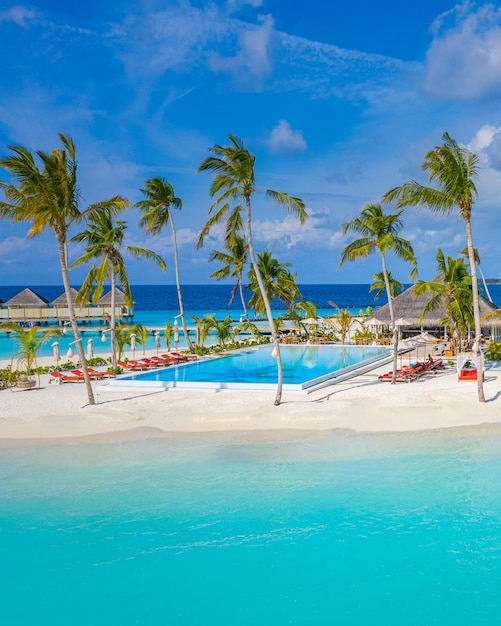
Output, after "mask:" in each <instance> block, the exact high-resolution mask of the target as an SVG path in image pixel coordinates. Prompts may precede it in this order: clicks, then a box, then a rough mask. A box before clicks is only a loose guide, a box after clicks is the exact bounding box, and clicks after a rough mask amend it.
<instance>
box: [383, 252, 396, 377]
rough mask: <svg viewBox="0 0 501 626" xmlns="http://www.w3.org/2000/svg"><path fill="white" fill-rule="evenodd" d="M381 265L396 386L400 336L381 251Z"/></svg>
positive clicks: (393, 375)
mask: <svg viewBox="0 0 501 626" xmlns="http://www.w3.org/2000/svg"><path fill="white" fill-rule="evenodd" d="M381 263H382V266H383V276H384V284H385V285H386V295H387V297H388V308H389V310H390V320H391V330H392V343H393V371H392V374H391V384H392V385H394V384H395V382H396V380H397V362H398V334H397V332H396V330H397V329H396V328H395V314H394V312H393V301H392V297H391V286H390V279H389V277H388V270H387V269H386V258H385V256H384V252H383V251H381Z"/></svg>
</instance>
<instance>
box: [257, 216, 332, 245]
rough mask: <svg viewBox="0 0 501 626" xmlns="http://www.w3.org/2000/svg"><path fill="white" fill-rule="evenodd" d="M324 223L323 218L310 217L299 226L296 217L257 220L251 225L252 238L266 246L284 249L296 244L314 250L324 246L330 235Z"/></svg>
mask: <svg viewBox="0 0 501 626" xmlns="http://www.w3.org/2000/svg"><path fill="white" fill-rule="evenodd" d="M325 222H326V217H325V216H321V217H317V216H316V215H310V217H309V218H308V219H307V220H306V222H305V223H304V224H303V225H301V224H300V223H299V221H298V219H297V218H296V217H294V216H293V215H286V217H285V218H284V219H276V220H270V219H265V220H260V219H257V220H255V221H254V223H253V225H252V231H253V234H254V238H255V239H256V240H259V241H264V242H265V244H266V246H270V247H271V246H273V245H274V244H276V243H279V244H282V246H283V247H284V248H286V249H290V248H293V247H294V246H297V245H298V244H301V245H303V246H306V247H310V248H314V247H316V246H318V245H319V244H322V245H325V241H326V240H328V239H329V235H330V233H329V230H328V229H326V228H325Z"/></svg>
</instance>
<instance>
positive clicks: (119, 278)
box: [70, 199, 165, 367]
mask: <svg viewBox="0 0 501 626" xmlns="http://www.w3.org/2000/svg"><path fill="white" fill-rule="evenodd" d="M126 206H128V203H127V201H126V200H124V199H120V200H116V202H115V203H114V204H113V206H110V203H107V204H106V205H95V206H94V207H92V210H91V211H90V212H89V214H88V215H87V230H85V231H83V232H81V233H78V234H76V235H75V236H74V237H72V238H71V240H70V241H72V242H77V243H83V244H84V245H85V249H86V251H85V254H83V255H82V256H80V257H79V258H78V259H76V260H75V261H74V262H73V263H72V265H71V267H77V266H79V265H82V264H84V263H88V262H89V261H92V260H94V259H102V260H101V263H100V264H99V265H97V264H94V265H92V267H91V268H90V270H89V273H88V274H87V277H86V278H85V280H84V282H83V284H82V287H81V289H80V291H79V294H78V300H79V301H80V300H81V301H86V300H88V299H89V298H90V295H91V293H92V292H94V293H93V296H92V300H93V302H97V301H98V300H99V298H100V297H101V296H102V294H103V289H104V285H105V284H106V283H107V281H108V280H109V281H110V285H111V318H110V336H111V358H112V362H113V367H116V366H117V347H116V315H115V296H116V286H117V282H118V284H119V285H120V287H121V288H122V290H123V293H124V298H125V302H126V303H127V305H128V306H132V303H133V300H132V293H131V289H130V284H129V277H128V275H127V269H126V267H125V260H124V258H123V256H122V252H121V249H122V248H123V249H124V250H125V251H126V252H127V253H128V254H130V255H132V256H134V257H136V258H137V259H147V260H150V261H153V262H154V263H155V264H156V265H158V267H160V268H161V269H163V270H165V262H164V260H163V259H162V258H161V257H160V256H159V255H158V254H156V253H155V252H152V251H151V250H147V249H145V248H138V247H137V246H124V238H125V230H126V228H127V226H126V223H125V222H124V221H120V220H118V221H115V220H114V217H113V215H114V213H116V212H117V211H120V210H123V209H125V207H126Z"/></svg>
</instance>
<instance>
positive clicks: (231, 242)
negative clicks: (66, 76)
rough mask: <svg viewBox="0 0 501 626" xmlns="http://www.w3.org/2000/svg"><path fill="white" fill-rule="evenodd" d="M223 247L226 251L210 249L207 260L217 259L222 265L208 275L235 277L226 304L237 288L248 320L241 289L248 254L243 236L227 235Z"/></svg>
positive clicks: (232, 297)
mask: <svg viewBox="0 0 501 626" xmlns="http://www.w3.org/2000/svg"><path fill="white" fill-rule="evenodd" d="M225 249H226V252H222V251H219V250H212V252H211V253H210V255H209V261H219V262H220V263H222V267H220V268H219V269H218V270H216V271H215V272H212V274H210V275H209V278H216V279H217V280H222V279H223V278H227V277H230V278H235V279H236V283H235V286H234V287H233V289H232V291H231V297H230V300H229V302H228V304H229V305H231V304H232V302H233V300H234V298H235V294H236V292H237V290H238V292H239V294H240V301H241V303H242V308H243V310H244V315H245V318H246V319H247V320H248V319H249V315H248V312H247V305H246V303H245V298H244V290H243V273H244V269H245V265H246V263H247V257H248V254H249V252H248V248H247V243H246V241H245V238H244V237H240V236H239V235H238V234H234V235H233V236H232V237H228V238H227V239H226V241H225Z"/></svg>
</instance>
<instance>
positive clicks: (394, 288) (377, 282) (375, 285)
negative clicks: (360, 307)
mask: <svg viewBox="0 0 501 626" xmlns="http://www.w3.org/2000/svg"><path fill="white" fill-rule="evenodd" d="M388 282H389V283H390V293H391V297H392V298H396V297H397V296H398V294H399V293H400V292H401V291H403V290H404V286H403V284H402V283H401V282H400V281H399V280H397V279H396V278H393V276H392V275H391V272H388ZM375 289H377V291H376V293H375V294H374V300H378V299H379V298H380V297H381V296H382V295H383V293H385V292H386V281H385V279H384V274H383V272H379V273H378V274H374V276H373V277H372V285H371V286H370V288H369V292H370V291H374V290H375Z"/></svg>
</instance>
